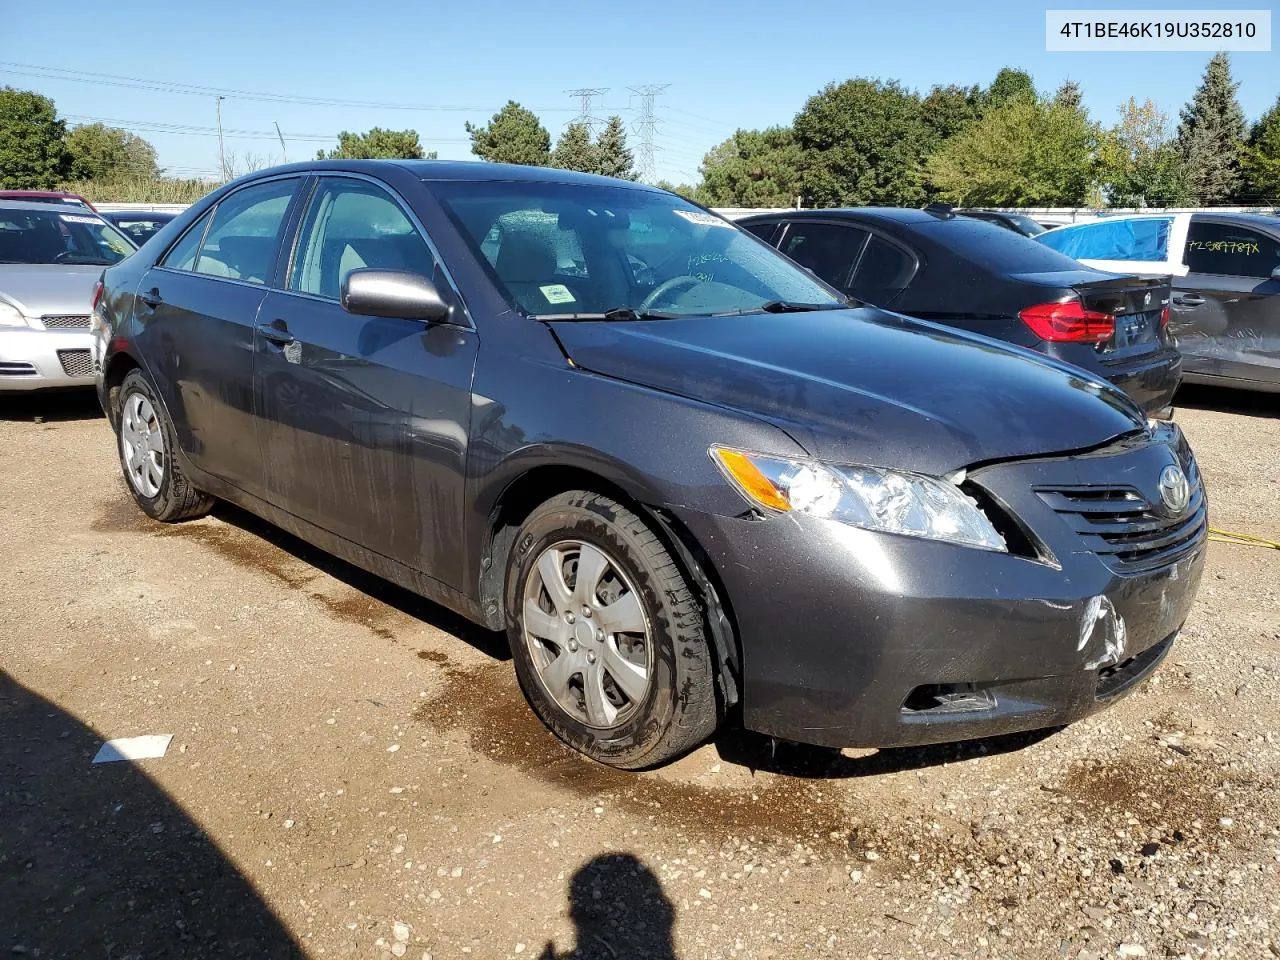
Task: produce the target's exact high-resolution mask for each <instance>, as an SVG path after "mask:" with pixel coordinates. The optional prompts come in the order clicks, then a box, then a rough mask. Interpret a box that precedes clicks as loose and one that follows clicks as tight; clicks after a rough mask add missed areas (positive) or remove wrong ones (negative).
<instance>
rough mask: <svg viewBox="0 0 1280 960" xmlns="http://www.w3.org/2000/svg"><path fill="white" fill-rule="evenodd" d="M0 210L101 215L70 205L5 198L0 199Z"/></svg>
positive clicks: (87, 215) (85, 215) (86, 208)
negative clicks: (60, 205)
mask: <svg viewBox="0 0 1280 960" xmlns="http://www.w3.org/2000/svg"><path fill="white" fill-rule="evenodd" d="M0 210H30V211H32V212H36V211H38V212H40V213H50V212H57V213H74V214H76V215H77V216H83V217H100V216H101V214H99V213H98V212H97V211H96V210H90V209H89V208H88V207H74V208H73V207H72V206H71V205H70V204H67V206H65V207H58V206H55V205H54V204H51V203H41V202H40V201H38V200H9V199H7V198H5V197H0Z"/></svg>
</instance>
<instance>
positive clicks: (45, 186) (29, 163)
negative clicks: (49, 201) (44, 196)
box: [0, 87, 67, 190]
mask: <svg viewBox="0 0 1280 960" xmlns="http://www.w3.org/2000/svg"><path fill="white" fill-rule="evenodd" d="M65 136H66V125H65V124H64V123H63V122H62V121H61V120H59V119H58V114H57V111H56V110H55V109H54V106H53V101H52V100H50V99H49V98H48V97H42V96H40V94H38V93H32V92H31V91H30V90H15V89H14V88H13V87H0V188H4V189H9V190H49V189H52V188H53V187H54V186H56V185H57V183H58V181H59V180H61V179H62V178H63V175H64V174H65V173H66V166H67V164H66V148H65V147H64V145H63V138H64V137H65Z"/></svg>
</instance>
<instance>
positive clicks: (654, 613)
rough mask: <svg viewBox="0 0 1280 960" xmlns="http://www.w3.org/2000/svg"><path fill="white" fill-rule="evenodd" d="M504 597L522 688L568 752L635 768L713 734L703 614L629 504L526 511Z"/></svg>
mask: <svg viewBox="0 0 1280 960" xmlns="http://www.w3.org/2000/svg"><path fill="white" fill-rule="evenodd" d="M506 600H507V611H508V613H507V633H508V638H509V640H510V643H511V652H512V657H513V659H514V661H515V667H516V674H517V675H518V677H519V679H520V685H521V687H522V688H523V689H524V692H525V696H526V697H527V698H528V700H529V703H530V705H531V706H532V707H533V710H534V712H535V713H536V714H537V715H538V716H539V718H540V719H541V720H542V721H543V722H544V723H545V724H546V725H547V726H548V727H549V728H550V729H551V731H552V732H553V733H555V734H556V736H558V737H560V739H562V740H564V741H565V742H566V743H568V744H569V745H570V746H572V747H575V748H576V749H578V750H580V751H582V752H583V753H585V754H586V755H587V756H589V757H591V758H593V759H595V760H598V761H600V762H601V763H607V764H609V765H610V766H614V767H621V768H624V769H638V768H641V767H649V766H655V765H658V764H661V763H664V762H666V761H667V760H670V759H672V758H674V757H677V756H679V755H680V754H682V753H684V752H686V751H688V750H690V749H692V748H693V747H695V746H697V745H698V744H700V743H701V742H702V741H704V740H705V739H707V737H709V736H710V735H711V734H712V732H714V730H715V728H716V724H717V721H718V719H719V716H718V711H717V706H716V698H715V681H714V675H713V663H712V657H711V651H710V648H709V646H708V643H707V638H706V635H705V631H704V627H703V619H702V614H701V611H700V609H699V607H698V604H697V602H696V601H695V600H694V598H693V594H692V592H691V591H690V589H689V584H688V583H687V581H686V580H685V577H684V575H683V574H682V573H681V571H680V568H679V567H678V566H677V565H676V563H675V561H674V560H673V559H672V557H671V555H670V554H669V553H668V552H667V549H666V548H665V547H664V546H663V544H662V541H661V540H659V539H658V537H657V536H656V535H655V534H654V533H653V531H652V530H651V529H650V528H649V527H648V526H647V525H646V524H645V523H644V521H642V520H641V519H640V518H639V517H638V516H636V515H635V514H634V513H632V512H631V511H630V510H628V509H627V508H626V507H624V506H622V505H620V504H618V503H617V502H615V501H613V500H611V499H609V498H608V497H605V496H601V495H599V494H595V493H588V492H584V491H574V492H571V493H566V494H562V495H560V496H558V497H554V498H553V499H551V500H548V501H547V502H546V503H544V504H542V505H541V506H540V507H538V508H537V509H536V510H534V512H533V513H532V514H531V515H530V517H529V518H528V520H526V521H525V523H524V525H523V526H522V527H521V528H520V532H519V533H518V534H517V535H516V538H515V542H514V545H513V547H512V551H511V557H510V560H509V563H508V567H507V590H506Z"/></svg>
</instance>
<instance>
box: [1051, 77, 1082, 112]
mask: <svg viewBox="0 0 1280 960" xmlns="http://www.w3.org/2000/svg"><path fill="white" fill-rule="evenodd" d="M1053 102H1054V103H1056V104H1057V105H1058V106H1060V107H1067V108H1069V109H1071V110H1082V109H1084V92H1083V91H1082V90H1081V89H1080V84H1078V83H1076V82H1075V81H1074V80H1063V81H1062V86H1060V87H1058V89H1057V90H1055V91H1054V93H1053Z"/></svg>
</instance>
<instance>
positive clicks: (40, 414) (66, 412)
mask: <svg viewBox="0 0 1280 960" xmlns="http://www.w3.org/2000/svg"><path fill="white" fill-rule="evenodd" d="M100 419H102V408H101V407H100V406H98V395H97V394H96V393H94V392H93V391H92V390H87V389H86V390H40V391H37V392H35V393H12V394H0V420H11V421H13V422H15V423H19V422H23V421H25V422H27V423H31V422H36V423H39V422H44V423H56V422H59V421H64V420H100Z"/></svg>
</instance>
